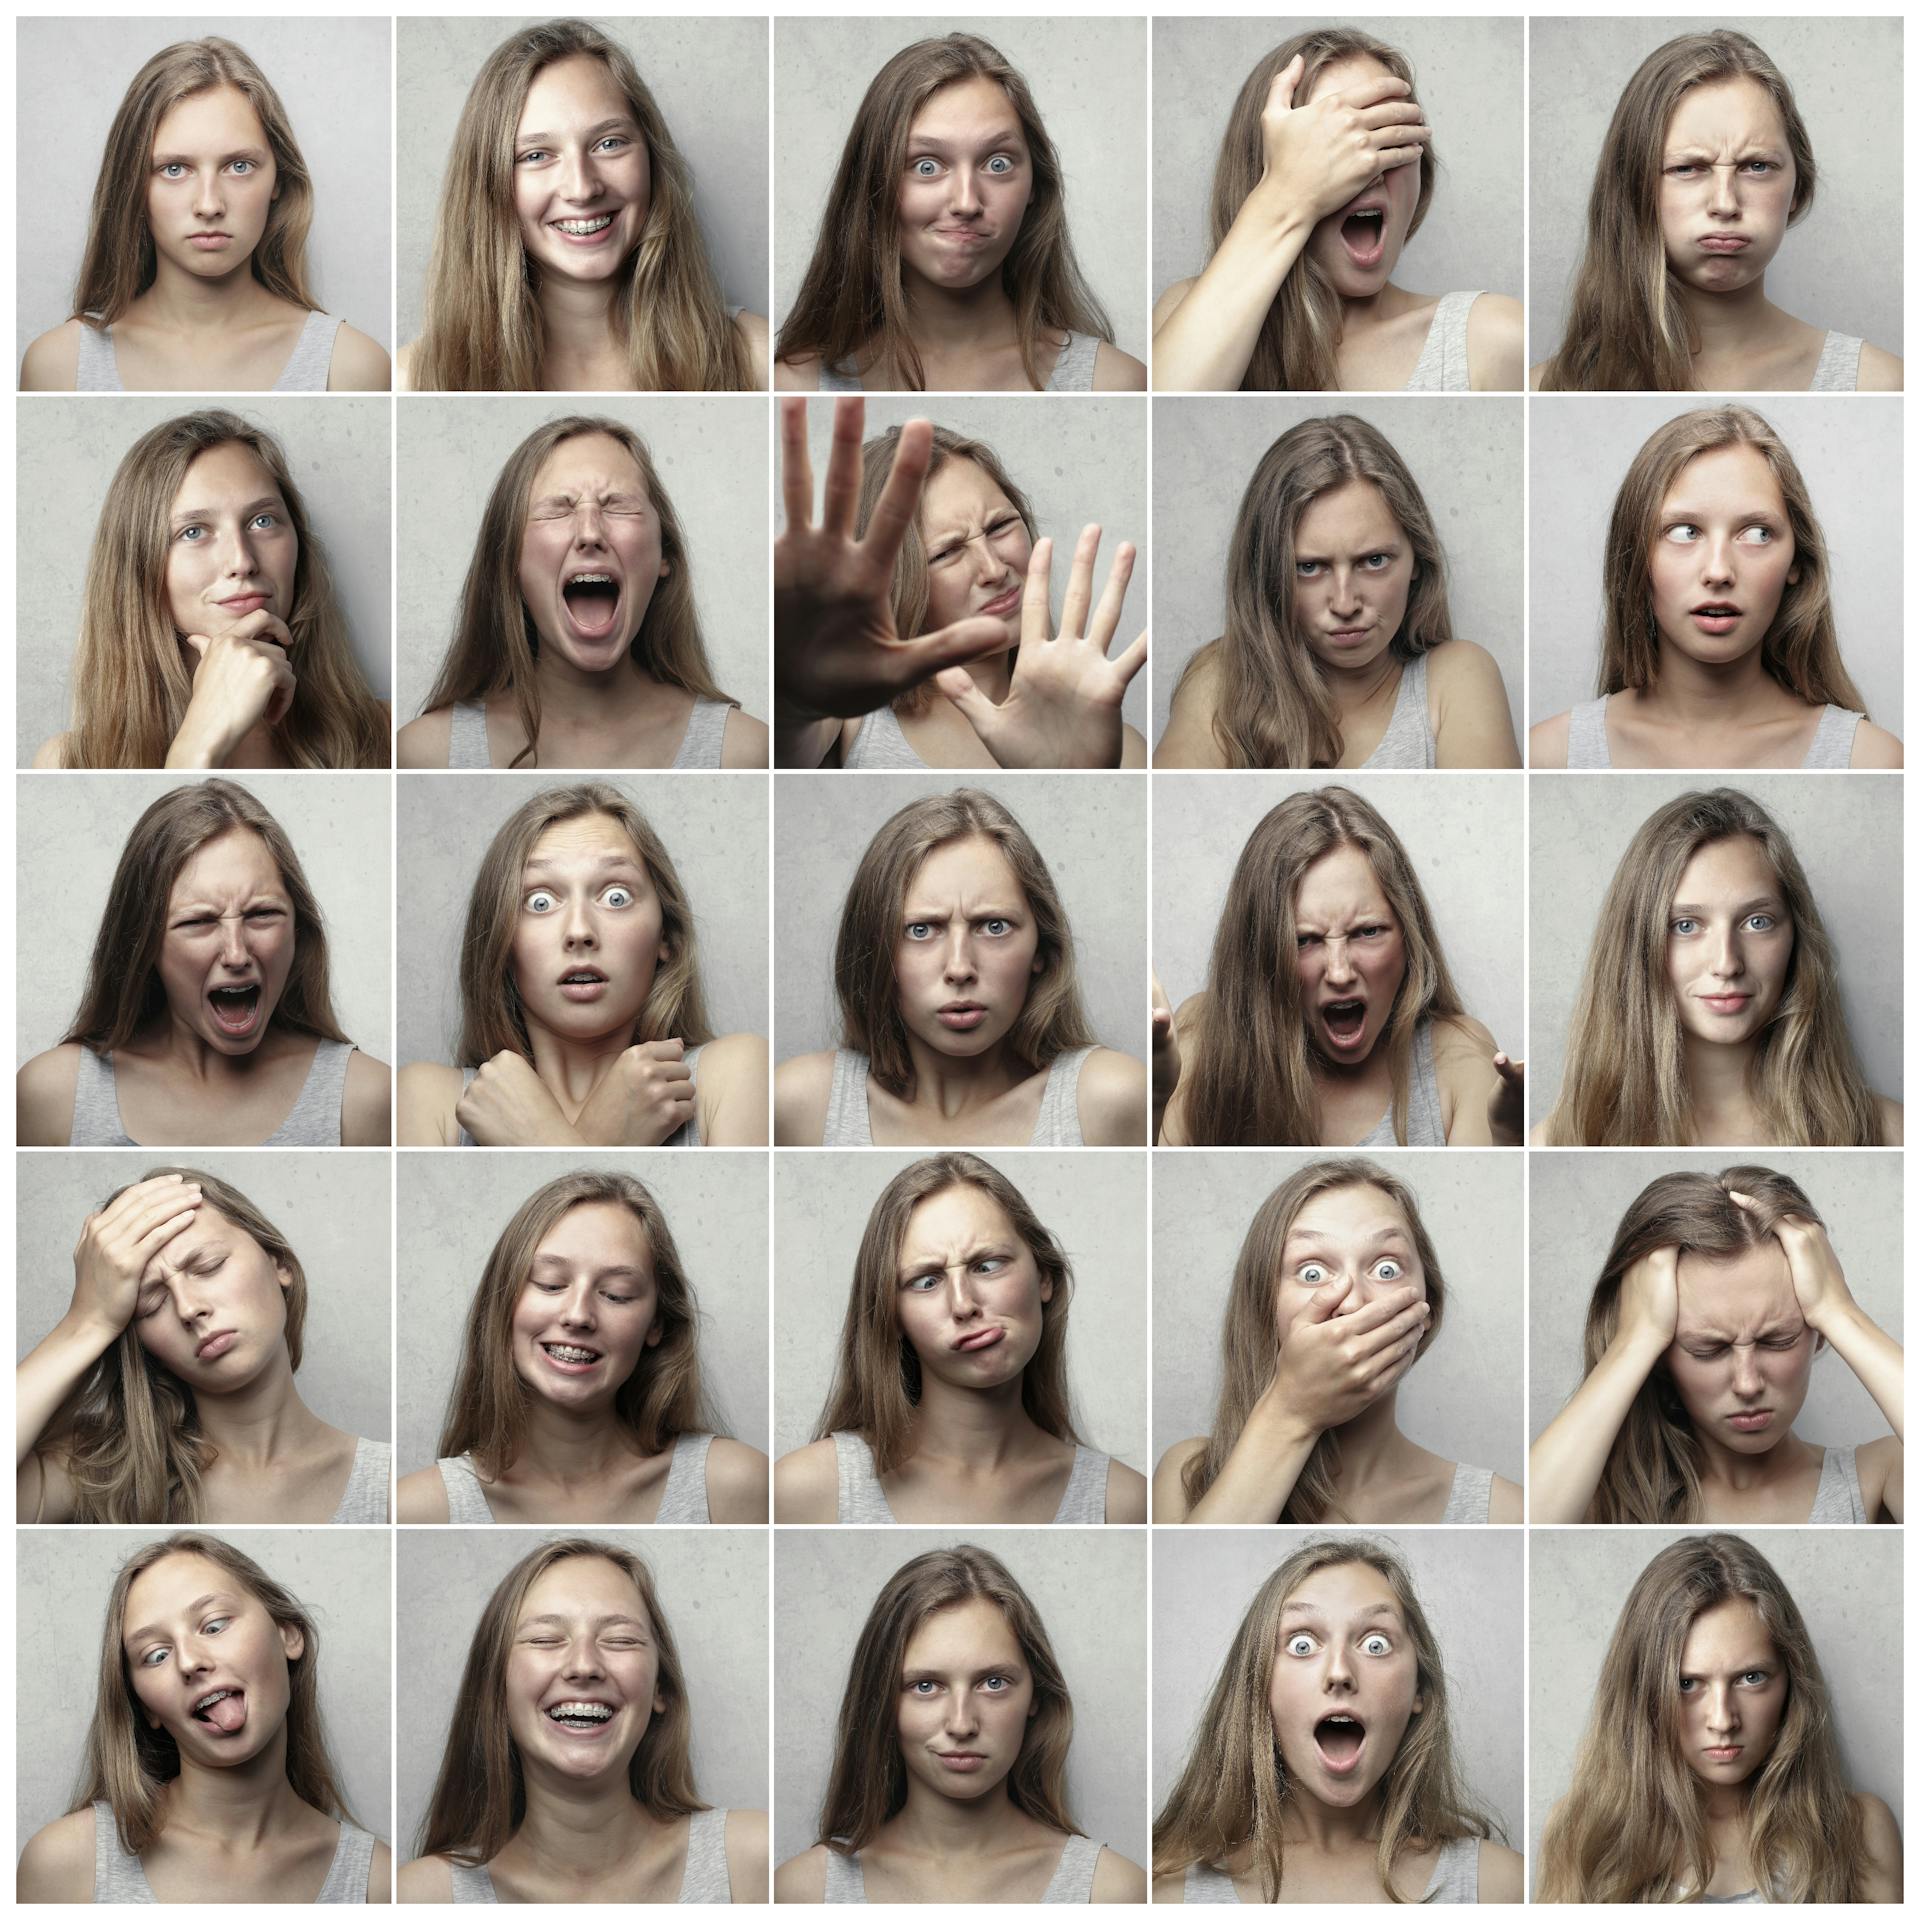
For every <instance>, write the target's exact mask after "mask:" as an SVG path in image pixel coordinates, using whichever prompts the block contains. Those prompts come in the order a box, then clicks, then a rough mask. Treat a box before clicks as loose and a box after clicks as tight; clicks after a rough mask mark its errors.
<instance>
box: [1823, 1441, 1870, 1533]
mask: <svg viewBox="0 0 1920 1920" xmlns="http://www.w3.org/2000/svg"><path fill="white" fill-rule="evenodd" d="M1858 1454H1859V1449H1858V1448H1857V1447H1829V1448H1828V1449H1827V1452H1826V1457H1825V1458H1824V1459H1823V1460H1822V1461H1821V1462H1820V1484H1819V1485H1818V1486H1817V1487H1815V1488H1814V1490H1813V1511H1812V1512H1811V1513H1810V1514H1808V1515H1807V1525H1808V1526H1810V1527H1846V1526H1856V1527H1857V1526H1864V1525H1865V1524H1866V1523H1867V1522H1868V1521H1869V1520H1870V1519H1872V1518H1873V1516H1872V1515H1871V1514H1870V1513H1868V1511H1867V1503H1866V1498H1865V1496H1864V1495H1863V1494H1862V1493H1861V1491H1860V1469H1859V1467H1858V1465H1857V1464H1856V1460H1857V1456H1858Z"/></svg>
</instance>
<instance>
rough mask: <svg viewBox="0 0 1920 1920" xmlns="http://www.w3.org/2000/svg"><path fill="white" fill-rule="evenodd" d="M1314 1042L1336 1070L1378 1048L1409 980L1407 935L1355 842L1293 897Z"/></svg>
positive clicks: (1304, 1009)
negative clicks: (1404, 982)
mask: <svg viewBox="0 0 1920 1920" xmlns="http://www.w3.org/2000/svg"><path fill="white" fill-rule="evenodd" d="M1293 922H1294V937H1295V940H1296V942H1297V953H1298V960H1297V966H1298V969H1299V980H1300V1011H1301V1014H1302V1016H1303V1017H1304V1018H1305V1020H1306V1023H1307V1043H1308V1045H1309V1046H1311V1047H1312V1048H1313V1049H1314V1050H1315V1052H1317V1053H1318V1054H1319V1055H1320V1056H1321V1057H1322V1058H1323V1059H1325V1060H1327V1061H1329V1062H1330V1063H1331V1064H1333V1065H1334V1066H1336V1067H1357V1066H1359V1065H1360V1064H1361V1063H1362V1062H1363V1061H1365V1060H1366V1059H1367V1058H1368V1057H1369V1056H1370V1055H1371V1054H1372V1052H1373V1049H1374V1045H1375V1043H1376V1042H1377V1041H1378V1040H1379V1038H1380V1036H1381V1034H1382V1033H1384V1032H1385V1031H1386V1027H1387V1022H1388V1020H1389V1019H1391V1018H1392V1015H1393V1003H1394V1000H1395V998H1396V997H1397V996H1398V994H1399V992H1400V986H1401V983H1402V981H1404V980H1405V979H1406V977H1407V949H1406V938H1405V935H1404V934H1403V933H1402V931H1401V927H1400V920H1399V916H1398V915H1397V914H1395V912H1394V911H1393V909H1392V908H1391V907H1390V906H1389V905H1388V904H1387V896H1386V890H1385V889H1384V888H1383V887H1382V886H1381V884H1380V876H1379V875H1378V874H1376V873H1375V872H1374V870H1373V862H1372V861H1371V860H1369V859H1368V858H1367V856H1366V854H1365V853H1364V852H1362V851H1361V849H1360V848H1358V847H1355V846H1344V847H1335V848H1334V849H1333V851H1332V852H1331V853H1323V854H1322V855H1321V856H1320V858H1319V859H1318V860H1316V861H1315V862H1314V863H1313V864H1312V866H1310V867H1309V868H1308V869H1307V870H1306V872H1305V873H1303V874H1302V875H1301V876H1300V886H1299V890H1298V891H1297V892H1296V893H1295V895H1294V898H1293Z"/></svg>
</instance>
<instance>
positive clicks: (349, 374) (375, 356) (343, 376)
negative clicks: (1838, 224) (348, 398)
mask: <svg viewBox="0 0 1920 1920" xmlns="http://www.w3.org/2000/svg"><path fill="white" fill-rule="evenodd" d="M392 389H393V362H392V361H391V360H389V359H388V358H387V350H386V348H385V347H383V346H382V345H381V344H380V343H379V341H377V340H370V339H368V338H367V336H366V335H365V334H364V333H362V332H361V331H360V329H359V328H358V327H350V326H348V325H347V324H346V322H345V321H342V322H341V323H340V330H339V332H338V333H336V334H335V335H334V336H333V359H332V362H331V363H330V364H329V366H328V368H327V391H328V392H329V393H389V392H391V391H392Z"/></svg>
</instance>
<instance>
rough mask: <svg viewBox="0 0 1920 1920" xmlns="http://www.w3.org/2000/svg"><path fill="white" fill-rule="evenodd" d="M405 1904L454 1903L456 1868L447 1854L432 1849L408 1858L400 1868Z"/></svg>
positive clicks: (418, 1905)
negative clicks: (454, 1874)
mask: <svg viewBox="0 0 1920 1920" xmlns="http://www.w3.org/2000/svg"><path fill="white" fill-rule="evenodd" d="M398 1879H399V1882H400V1904H401V1905H402V1906H403V1907H428V1906H431V1907H445V1906H451V1905H452V1904H453V1869H452V1867H450V1866H449V1865H448V1864H447V1860H446V1856H445V1855H444V1854H438V1853H429V1854H425V1855H423V1856H422V1857H421V1858H420V1859H418V1860H409V1861H408V1862H407V1864H406V1865H405V1866H404V1867H402V1868H401V1869H400V1872H399V1875H398Z"/></svg>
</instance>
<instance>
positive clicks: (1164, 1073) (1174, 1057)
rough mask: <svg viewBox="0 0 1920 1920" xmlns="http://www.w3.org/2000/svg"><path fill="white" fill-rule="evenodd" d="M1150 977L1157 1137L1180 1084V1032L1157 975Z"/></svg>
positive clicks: (1165, 991) (1154, 1123)
mask: <svg viewBox="0 0 1920 1920" xmlns="http://www.w3.org/2000/svg"><path fill="white" fill-rule="evenodd" d="M1149 977H1150V978H1151V979H1152V981H1153V1138H1154V1139H1155V1140H1156V1141H1157V1140H1158V1139H1159V1138H1160V1122H1161V1121H1162V1119H1164V1118H1165V1116H1166V1111H1167V1105H1168V1102H1169V1101H1171V1100H1172V1098H1173V1095H1174V1090H1175V1089H1176V1088H1177V1087H1178V1086H1179V1084H1180V1036H1179V1034H1178V1033H1177V1032H1176V1031H1175V1030H1174V1024H1173V1003H1172V1002H1171V1001H1170V1000H1169V999H1168V998H1167V990H1166V988H1165V987H1163V986H1162V985H1161V984H1160V976H1159V975H1158V974H1157V973H1156V974H1152V975H1150V976H1149Z"/></svg>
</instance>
